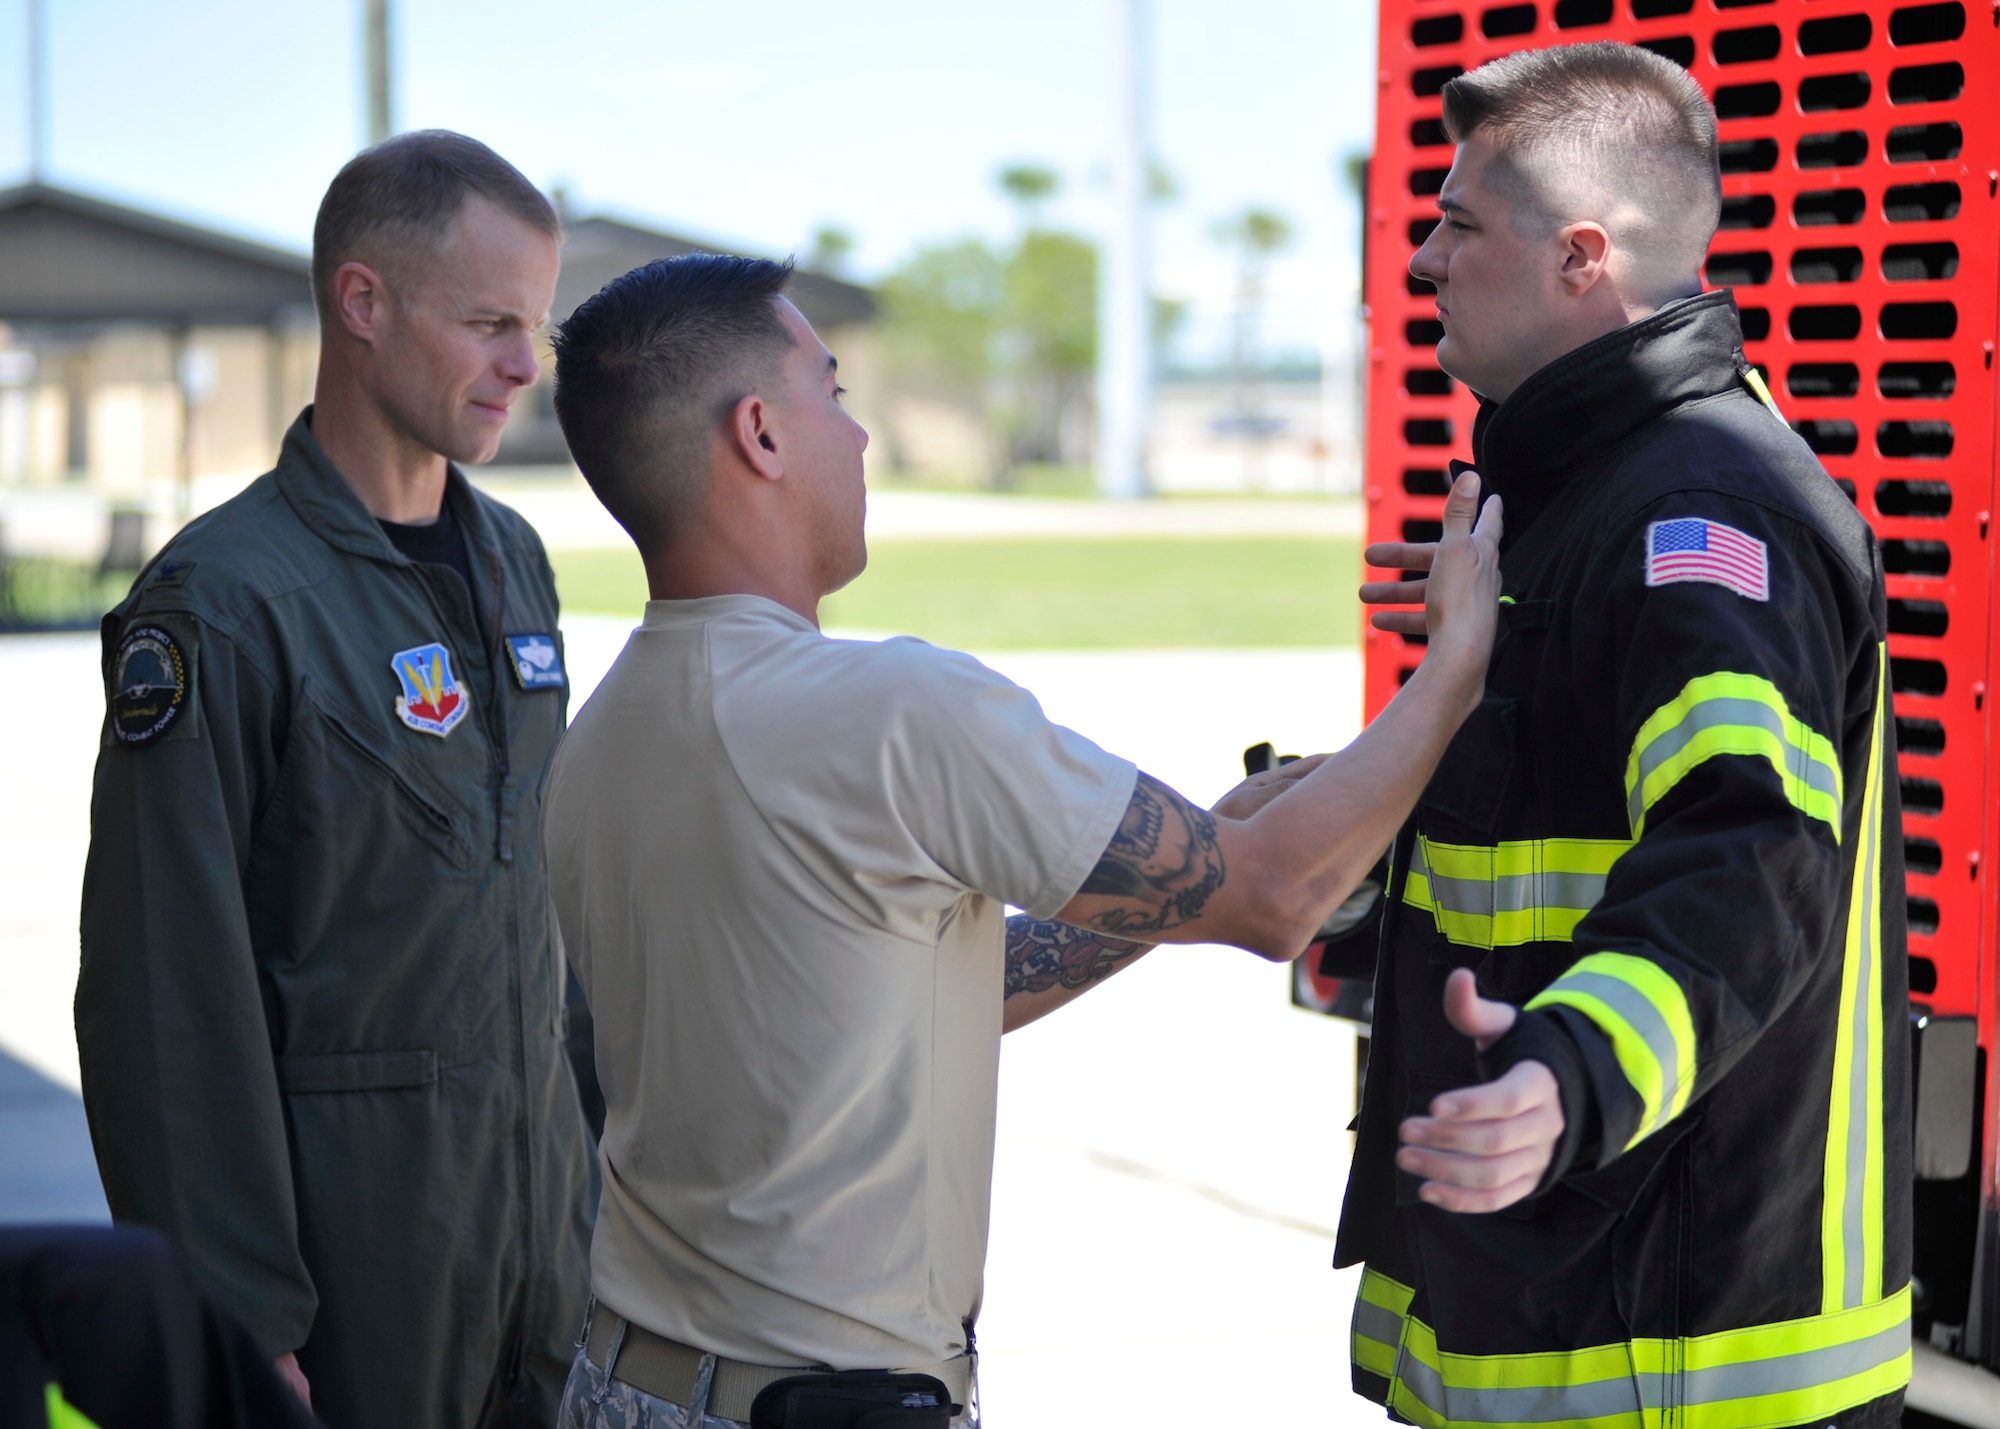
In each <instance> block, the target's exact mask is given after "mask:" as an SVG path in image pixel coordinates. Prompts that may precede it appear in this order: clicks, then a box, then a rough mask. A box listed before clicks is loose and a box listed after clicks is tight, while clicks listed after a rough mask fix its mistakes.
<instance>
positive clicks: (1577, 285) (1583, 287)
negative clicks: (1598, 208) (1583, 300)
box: [1556, 219, 1611, 298]
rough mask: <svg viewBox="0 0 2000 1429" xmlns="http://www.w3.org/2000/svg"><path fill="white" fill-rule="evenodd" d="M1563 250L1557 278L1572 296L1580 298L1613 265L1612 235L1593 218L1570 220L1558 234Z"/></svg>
mask: <svg viewBox="0 0 2000 1429" xmlns="http://www.w3.org/2000/svg"><path fill="white" fill-rule="evenodd" d="M1556 243H1557V245H1558V247H1559V248H1560V251H1561V253H1562V268H1561V270H1560V271H1559V272H1558V273H1557V275H1556V276H1557V280H1558V281H1559V282H1560V283H1561V284H1562V285H1563V287H1565V288H1566V289H1568V290H1569V295H1570V296H1571V297H1573V298H1580V297H1582V296H1583V295H1584V294H1585V293H1587V292H1589V291H1590V290H1591V289H1592V288H1594V287H1596V286H1597V283H1598V280H1599V279H1601V278H1602V277H1603V276H1604V275H1605V273H1606V271H1607V270H1608V269H1609V267H1610V263H1611V235H1610V234H1609V233H1607V232H1606V231H1605V228H1604V225H1603V224H1601V223H1597V222H1594V221H1592V220H1590V219H1584V220H1582V221H1581V222H1578V223H1572V224H1569V225H1568V226H1567V227H1565V228H1564V229H1563V230H1562V232H1560V233H1558V234H1557V235H1556Z"/></svg>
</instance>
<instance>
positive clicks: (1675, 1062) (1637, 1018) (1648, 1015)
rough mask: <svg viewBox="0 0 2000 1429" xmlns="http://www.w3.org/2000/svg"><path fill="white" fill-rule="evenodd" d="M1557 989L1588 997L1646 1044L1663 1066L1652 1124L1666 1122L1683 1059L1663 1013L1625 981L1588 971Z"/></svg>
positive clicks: (1574, 973) (1574, 971) (1567, 977)
mask: <svg viewBox="0 0 2000 1429" xmlns="http://www.w3.org/2000/svg"><path fill="white" fill-rule="evenodd" d="M1555 986H1556V987H1558V988H1562V989H1566V990H1571V991H1575V992H1585V993H1589V994H1590V995H1591V996H1592V997H1594V998H1596V999H1597V1000H1598V1001H1599V1002H1601V1003H1603V1004H1604V1005H1605V1006H1607V1007H1609V1008H1610V1009H1611V1010H1612V1011H1613V1012H1615V1013H1617V1014H1618V1015H1619V1016H1620V1017H1622V1018H1624V1019H1625V1020H1626V1021H1627V1022H1628V1023H1630V1024H1631V1026H1632V1030H1633V1031H1634V1032H1636V1033H1638V1034H1639V1037H1640V1039H1641V1040H1642V1041H1644V1042H1645V1044H1646V1050H1647V1051H1648V1052H1651V1053H1652V1054H1653V1060H1654V1061H1656V1062H1658V1063H1659V1064H1660V1104H1659V1106H1658V1107H1657V1108H1654V1107H1648V1108H1647V1109H1646V1110H1647V1115H1648V1118H1649V1120H1651V1119H1662V1120H1663V1119H1664V1118H1665V1117H1666V1115H1667V1114H1668V1113H1669V1112H1670V1111H1671V1110H1672V1109H1673V1106H1674V1099H1675V1098H1676V1097H1677V1096H1678V1095H1679V1094H1680V1087H1681V1057H1680V1048H1679V1046H1678V1045H1677V1044H1676V1043H1675V1042H1674V1034H1673V1030H1672V1029H1671V1028H1669V1027H1668V1026H1667V1019H1666V1018H1665V1017H1663V1016H1661V1015H1660V1009H1659V1008H1657V1007H1655V1006H1654V1005H1653V1000H1652V999H1651V998H1649V997H1647V996H1646V995H1645V994H1644V993H1642V992H1640V991H1639V989H1638V988H1636V987H1634V986H1632V984H1631V983H1629V982H1626V981H1625V980H1624V979H1623V978H1615V977H1609V976H1607V975H1606V974H1604V973H1599V972H1591V971H1589V970H1588V969H1585V968H1571V969H1570V970H1569V971H1568V972H1566V973H1564V974H1563V975H1562V976H1561V977H1560V978H1558V979H1557V980H1556V983H1555Z"/></svg>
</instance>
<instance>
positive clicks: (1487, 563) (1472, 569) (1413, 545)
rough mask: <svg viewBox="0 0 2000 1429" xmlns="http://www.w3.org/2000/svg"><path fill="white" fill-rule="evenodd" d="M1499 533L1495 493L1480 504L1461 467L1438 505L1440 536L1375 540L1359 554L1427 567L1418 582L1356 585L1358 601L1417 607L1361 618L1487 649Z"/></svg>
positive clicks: (1384, 563)
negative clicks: (1457, 638) (1440, 507)
mask: <svg viewBox="0 0 2000 1429" xmlns="http://www.w3.org/2000/svg"><path fill="white" fill-rule="evenodd" d="M1475 516H1476V517H1477V518H1478V519H1477V522H1476V523H1475V521H1474V517H1475ZM1500 531H1501V515H1500V499H1499V498H1498V497H1497V496H1496V497H1494V498H1493V499H1492V500H1491V501H1488V502H1487V503H1486V506H1485V508H1484V509H1483V510H1482V509H1481V508H1480V505H1479V473H1478V472H1476V471H1467V472H1464V473H1462V474H1461V475H1460V476H1459V478H1458V480H1457V481H1455V482H1453V483H1452V488H1451V495H1450V496H1449V497H1448V498H1447V499H1446V500H1445V503H1444V536H1443V538H1442V539H1440V540H1437V541H1427V542H1420V543H1419V542H1402V541H1381V542H1377V543H1376V544H1375V545H1372V546H1370V547H1369V548H1368V549H1367V550H1366V551H1365V552H1363V553H1362V555H1363V559H1365V560H1366V561H1367V562H1368V564H1369V565H1371V566H1376V567H1386V568H1391V569H1396V570H1405V571H1427V572H1429V574H1428V575H1427V576H1426V577H1425V578H1424V579H1422V580H1414V581H1402V580H1398V581H1369V582H1367V583H1366V584H1365V585H1363V586H1362V587H1361V600H1362V603H1363V604H1365V605H1418V604H1421V605H1422V606H1423V607H1424V608H1423V609H1421V610H1378V611H1376V612H1375V613H1374V614H1373V615H1371V616H1369V617H1368V623H1369V624H1370V625H1373V626H1374V627H1375V628H1376V629H1377V630H1389V631H1395V632H1399V633H1401V634H1405V635H1429V636H1430V637H1431V638H1432V640H1433V642H1436V641H1437V640H1440V639H1442V638H1445V637H1447V636H1458V635H1460V634H1461V633H1462V634H1463V636H1464V638H1466V639H1467V640H1470V641H1473V642H1475V643H1477V645H1478V647H1479V649H1480V650H1481V651H1484V650H1485V649H1487V648H1489V647H1490V646H1491V645H1492V642H1493V633H1492V623H1493V621H1494V619H1495V605H1496V604H1497V602H1498V601H1499V599H1500ZM1482 628H1483V631H1484V636H1483V639H1482V638H1481V630H1482Z"/></svg>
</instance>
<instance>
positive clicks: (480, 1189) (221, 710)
mask: <svg viewBox="0 0 2000 1429" xmlns="http://www.w3.org/2000/svg"><path fill="white" fill-rule="evenodd" d="M560 233H561V228H560V224H559V222H558V221H557V218H556V215H555V213H554V211H553V210H552V209H551V208H550V207H549V204H548V202H547V200H545V199H544V198H543V197H542V195H541V194H539V193H537V192H536V191H535V189H534V188H533V186H532V185H530V184H529V183H528V182H527V180H526V179H525V178H523V177H522V176H521V174H520V173H519V172H518V171H517V170H515V169H514V168H513V167H512V166H511V165H509V164H508V163H507V162H506V161H505V160H504V159H502V158H500V157H499V155H497V154H495V153H493V152H492V150H490V149H488V148H487V147H486V146H485V145H483V144H480V143H478V142H476V141H474V140H471V139H467V138H465V137H463V136H461V135H457V134H449V133H444V132H441V131H431V132H426V133H415V134H406V135H402V136H400V137H398V138H395V139H391V140H389V141H388V142H387V143H385V144H382V145H379V146H377V147H376V148H373V149H370V150H368V151H366V152H364V153H362V154H361V155H359V156H358V157H356V158H355V159H354V160H353V161H352V162H350V163H349V164H348V165H347V166H346V167H345V168H344V169H342V170H341V172H340V174H339V176H338V177H336V178H335V179H334V181H333V184H332V186H331V187H330V188H329V189H328V191H327V194H326V197H325V199H324V201H323V202H322V204H321V207H320V211H319V217H318V220H317V222H316V224H315V226H314V232H313V287H314V297H315V300H316V302H317V305H318V309H319V316H320V327H321V333H322V345H321V356H320V366H319V373H318V378H317V385H316V390H315V394H314V405H313V406H312V407H310V408H308V409H307V410H306V411H305V412H304V413H303V414H302V415H301V416H300V418H299V420H298V421H297V422H296V423H295V424H294V425H293V426H292V429H291V431H290V432H289V433H287V434H286V437H285V442H284V449H283V452H282V454H281V455H280V457H279V459H278V465H277V468H276V470H274V471H272V472H270V473H268V474H266V475H265V476H263V477H262V478H260V479H259V480H258V481H257V482H255V483H254V484H253V485H252V486H251V487H250V488H249V489H248V490H246V491H245V492H244V493H243V494H242V495H240V496H238V497H236V498H235V499H234V500H232V501H230V502H228V503H226V504H225V505H223V506H221V507H218V508H217V509H216V510H214V511H212V512H210V513H209V514H207V515H206V516H203V517H202V518H200V519H199V520H197V521H195V522H194V523H193V524H191V525H190V526H188V527H187V529H186V530H184V531H182V532H181V533H180V535H179V536H177V537H176V538H175V539H174V540H173V541H172V542H171V543H170V544H169V545H168V547H167V549H166V550H164V551H163V552H161V554H160V556H159V557H158V558H157V559H156V560H155V561H154V562H153V564H152V565H151V566H150V567H149V568H148V569H147V570H146V571H145V572H144V573H142V574H141V576H140V577H139V579H138V581H137V582H136V583H135V585H134V587H133V590H132V593H131V595H130V596H128V597H127V599H126V600H125V602H124V604H122V605H121V606H119V607H118V609H116V610H115V611H113V612H112V613H111V614H110V615H109V616H108V617H106V619H105V623H104V673H105V680H106V685H107V692H108V697H109V706H110V707H109V711H108V714H107V717H106V720H105V726H104V735H103V743H102V748H101V753H100V754H99V757H98V764H97V781H96V789H95V793H94V796H93V800H92V805H91V848H90V861H89V865H88V868H87V871H86V873H85V877H84V890H83V923H82V943H83V968H82V976H81V979H80V981H79V983H78V986H77V998H76V1027H77V1043H78V1048H79V1051H80V1052H81V1056H82V1069H83V1090H84V1100H85V1105H86V1107H87V1108H88V1110H89V1114H90V1126H91V1135H92V1137H93V1139H94V1141H95V1143H96V1149H97V1160H98V1166H99V1169H100V1170H101V1172H102V1173H103V1177H104V1186H105V1192H106V1195H107V1197H108V1198H109V1200H110V1203H111V1208H112V1212H113V1214H114V1215H115V1216H116V1217H117V1218H118V1219H119V1220H121V1221H137V1222H144V1223H146V1224H149V1225H153V1226H157V1227H159V1228H160V1229H162V1230H164V1231H166V1232H167V1233H168V1234H170V1235H171V1236H172V1237H173V1238H174V1239H175V1240H176V1241H178V1242H179V1244H180V1245H181V1246H182V1248H183V1249H185V1250H186V1252H187V1253H188V1256H189V1258H190V1259H191V1261H192V1262H193V1264H194V1266H195V1269H196V1272H197V1274H198V1275H199V1276H200V1278H201V1279H202V1280H203V1281H204V1283H205V1284H206V1285H207V1286H208V1287H209V1288H210V1289H211V1290H212V1291H213V1292H214V1293H216V1294H217V1295H218V1296H219V1297H220V1299H221V1300H222V1301H223V1303H224V1304H226V1305H227V1306H228V1307H229V1308H230V1309H232V1310H233V1311H235V1313H236V1314H237V1315H238V1316H240V1317H241V1318H242V1319H243V1320H244V1321H245V1322H246V1323H247V1324H248V1325H249V1326H250V1327H251V1329H252V1330H253V1331H254V1332H255V1333H256V1334H257V1335H258V1336H259V1337H260V1339H261V1340H262V1342H263V1345H264V1347H265V1349H266V1350H267V1351H268V1352H269V1353H270V1354H271V1355H272V1356H273V1357H274V1358H275V1359H276V1360H277V1361H278V1365H279V1368H280V1369H281V1370H283V1371H284V1372H285V1373H286V1374H287V1375H288V1376H289V1377H290V1378H291V1379H292V1382H293V1384H294V1386H295V1387H296V1388H298V1389H299V1391H300V1392H301V1393H302V1394H306V1393H308V1392H309V1393H310V1397H311V1400H312V1402H313V1404H314V1407H315V1408H316V1409H317V1410H318V1412H319V1413H320V1414H321V1415H322V1417H324V1418H325V1420H326V1421H327V1422H328V1423H329V1424H331V1425H333V1426H335V1429H345V1426H350V1425H352V1426H360V1425H369V1426H373V1425H389V1424H394V1425H424V1426H452V1427H453V1429H457V1426H467V1429H470V1426H474V1425H502V1424H506V1425H514V1424H542V1423H549V1422H552V1421H553V1418H554V1415H555V1410H556V1407H557V1400H558V1397H559V1395H560V1392H561V1389H562V1384H563V1379H564V1376H565V1375H566V1374H567V1372H568V1369H569V1361H570V1359H571V1354H572V1352H571V1341H572V1340H573V1338H574V1336H575V1333H576V1329H577V1326H578V1325H579V1324H580V1323H581V1321H582V1318H583V1309H584V1300H585V1295H586V1274H585V1263H584V1257H585V1251H586V1245H587V1240H588V1234H589V1224H590V1215H591V1210H592V1204H591V1202H592V1191H591V1187H590V1151H589V1144H588V1136H587V1133H586V1131H585V1128H584V1122H583V1118H582V1115H581V1112H580V1110H579V1107H578V1102H577V1091H576V1085H575V1080H574V1078H573V1076H572V1073H571V1070H570V1067H569V1064H568V1062H567V1061H566V1059H565V1057H564V1055H563V1045H562V1040H561V1039H562V1028H563V1016H564V1009H563V988H564V980H563V972H562V962H561V957H560V953H559V950H558V947H557V945H556V940H555V937H554V935H553V934H552V932H551V929H552V927H553V921H552V916H551V913H550V911H549V903H548V897H547V891H546V878H545V874H544V870H543V861H542V850H541V845H540V841H539V838H538V836H537V833H536V830H537V822H538V812H539V805H540V799H541V792H542V782H543V779H544V777H545V775H546V773H547V771H548V767H549V762H550V759H551V757H552V756H553V754H554V751H555V746H556V742H557V739H558V738H559V736H560V735H561V732H562V729H563V723H564V708H565V705H566V702H567V699H568V691H567V681H566V679H565V677H564V673H563V664H562V659H561V653H560V652H561V642H560V639H559V637H558V635H557V628H556V623H557V610H556V594H555V587H554V581H553V578H552V575H551V573H550V569H549V564H548V560H547V558H546V557H545V556H544V554H543V552H542V546H541V542H540V541H539V540H538V539H537V537H536V536H535V533H534V531H533V530H532V529H531V528H530V527H529V526H528V525H527V523H526V522H524V521H523V520H522V519H521V518H520V517H519V516H517V515H515V514H514V513H513V512H512V511H509V510H508V509H507V508H505V507H503V506H501V505H499V504H498V503H497V502H494V501H493V500H491V499H490V498H488V497H486V496H484V495H482V494H481V493H480V492H478V491H477V490H475V489H474V488H473V487H472V486H471V485H470V484H468V483H467V481H466V479H465V477H464V475H463V473H462V472H461V471H460V470H459V469H458V466H457V465H455V463H460V462H478V461H484V460H487V459H489V458H490V457H491V456H492V455H493V452H494V449H495V448H496V446H497V445H498V443H499V439H500V433H501V429H502V427H503V426H504V425H505V423H506V420H507V412H508V408H509V406H510V404H511V403H512V402H513V400H514V399H515V398H516V397H517V396H518V395H519V394H520V393H521V391H522V390H523V389H524V388H525V387H527V386H528V384H529V383H531V382H533V381H534V379H535V377H536V375H537V372H538V367H537V363H536V358H535V352H534V347H533V333H534V331H535V329H536V328H537V327H538V326H539V325H540V324H541V323H542V321H543V320H544V318H545V317H546V315H547V311H548V307H549V303H550V299H551V297H552V296H553V293H554V289H555V281H556V272H557V265H558V261H559V243H560Z"/></svg>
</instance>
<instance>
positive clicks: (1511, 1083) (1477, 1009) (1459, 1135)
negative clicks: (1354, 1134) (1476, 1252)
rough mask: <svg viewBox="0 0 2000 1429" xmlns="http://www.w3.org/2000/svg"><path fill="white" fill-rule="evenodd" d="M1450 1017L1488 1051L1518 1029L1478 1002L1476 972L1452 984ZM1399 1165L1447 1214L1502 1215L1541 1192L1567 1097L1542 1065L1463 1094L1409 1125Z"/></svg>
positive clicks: (1510, 1015)
mask: <svg viewBox="0 0 2000 1429" xmlns="http://www.w3.org/2000/svg"><path fill="white" fill-rule="evenodd" d="M1444 1015H1445V1017H1446V1018H1447V1019H1449V1021H1450V1022H1451V1025H1452V1026H1453V1027H1456V1028H1457V1029H1458V1030H1459V1031H1460V1032H1463V1033H1464V1034H1465V1035H1466V1036H1468V1037H1470V1038H1472V1039H1473V1042H1474V1044H1475V1045H1476V1046H1477V1047H1478V1048H1479V1050H1480V1051H1482V1052H1484V1051H1485V1050H1486V1049H1487V1048H1488V1047H1491V1046H1492V1045H1493V1044H1494V1042H1496V1041H1498V1040H1499V1039H1500V1038H1501V1037H1502V1036H1504V1035H1505V1034H1506V1032H1507V1029H1508V1028H1510V1027H1512V1026H1513V1025H1514V1018H1515V1015H1516V1014H1515V1012H1514V1009H1513V1008H1512V1007H1510V1006H1508V1005H1507V1004H1506V1003H1504V1002H1489V1001H1487V999H1485V998H1483V997H1481V996H1480V995H1479V990H1478V987H1477V985H1476V984H1475V983H1474V981H1473V976H1472V973H1471V971H1470V970H1469V969H1466V968H1460V969H1458V970H1457V971H1456V972H1454V973H1453V974H1452V975H1451V977H1450V978H1449V979H1448V980H1447V981H1446V982H1445V987H1444ZM1401 1130H1402V1137H1403V1149H1402V1150H1401V1151H1398V1152H1397V1153H1396V1164H1397V1165H1398V1166H1399V1167H1401V1168H1402V1169H1403V1170H1405V1171H1407V1172H1409V1173H1410V1174H1411V1175H1413V1176H1421V1177H1423V1178H1424V1184H1423V1185H1422V1186H1421V1187H1420V1188H1419V1189H1418V1191H1417V1194H1418V1195H1419V1196H1421V1197H1423V1199H1424V1200H1425V1201H1427V1202H1429V1203H1430V1204H1431V1205H1433V1206H1438V1207H1441V1208H1442V1209H1444V1210H1447V1211H1472V1212H1478V1211H1497V1210H1500V1209H1502V1208H1503V1207H1506V1206H1511V1205H1513V1204H1514V1203H1515V1202H1516V1201H1518V1200H1520V1199H1521V1198H1522V1197H1524V1196H1526V1195H1527V1194H1528V1193H1529V1192H1531V1191H1533V1190H1534V1189H1535V1186H1536V1184H1537V1183H1538V1182H1540V1180H1541V1179H1542V1173H1543V1172H1544V1171H1546V1170H1547V1169H1548V1166H1549V1159H1550V1158H1551V1157H1553V1156H1554V1155H1555V1150H1556V1143H1557V1142H1558V1141H1560V1140H1561V1139H1562V1134H1563V1114H1562V1095H1561V1091H1560V1089H1559V1088H1558V1087H1557V1085H1556V1079H1555V1074H1554V1073H1553V1072H1551V1071H1550V1070H1549V1069H1548V1068H1547V1067H1545V1066H1543V1065H1542V1064H1541V1063H1540V1062H1518V1063H1516V1064H1515V1065H1514V1066H1513V1068H1512V1069H1510V1070H1509V1071H1508V1073H1507V1074H1506V1075H1505V1076H1504V1077H1501V1078H1500V1079H1499V1080H1498V1081H1495V1082H1486V1083H1483V1084H1482V1085H1480V1086H1476V1087H1460V1088H1459V1089H1458V1090H1456V1091H1450V1092H1446V1093H1444V1094H1443V1095H1442V1096H1440V1097H1438V1098H1437V1099H1436V1100H1434V1101H1433V1102H1432V1103H1431V1114H1430V1115H1429V1116H1413V1117H1410V1118H1408V1119H1406V1120H1405V1121H1404V1122H1403V1125H1402V1128H1401Z"/></svg>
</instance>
